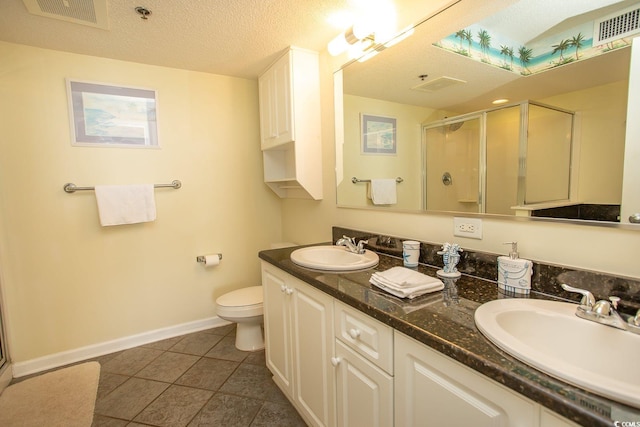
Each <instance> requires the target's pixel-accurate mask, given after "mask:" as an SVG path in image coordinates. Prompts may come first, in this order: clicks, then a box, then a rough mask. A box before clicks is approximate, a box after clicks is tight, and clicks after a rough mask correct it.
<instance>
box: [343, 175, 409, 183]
mask: <svg viewBox="0 0 640 427" xmlns="http://www.w3.org/2000/svg"><path fill="white" fill-rule="evenodd" d="M402 181H404V179H402V178H400V177H397V178H396V182H397V183H398V184H400V183H401V182H402ZM351 182H353V183H354V184H357V183H359V182H371V180H370V179H358V178H356V177H355V176H354V177H353V178H351Z"/></svg>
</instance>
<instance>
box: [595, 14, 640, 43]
mask: <svg viewBox="0 0 640 427" xmlns="http://www.w3.org/2000/svg"><path fill="white" fill-rule="evenodd" d="M638 33H640V5H635V6H632V7H630V8H628V9H625V10H623V11H620V12H617V13H615V14H613V15H609V16H605V17H604V18H601V19H599V20H596V21H595V22H594V23H593V45H594V46H600V45H603V44H605V43H610V42H612V41H615V40H619V39H621V38H624V37H630V36H632V35H634V34H638Z"/></svg>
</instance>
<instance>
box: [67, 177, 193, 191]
mask: <svg viewBox="0 0 640 427" xmlns="http://www.w3.org/2000/svg"><path fill="white" fill-rule="evenodd" d="M165 187H171V188H174V189H176V190H177V189H178V188H180V187H182V183H181V182H180V181H178V180H177V179H174V180H173V181H171V184H153V188H165ZM62 188H63V189H64V191H65V192H67V193H74V192H76V191H85V190H95V187H78V186H76V185H75V184H74V183H72V182H68V183H66V184H65V185H64V187H62Z"/></svg>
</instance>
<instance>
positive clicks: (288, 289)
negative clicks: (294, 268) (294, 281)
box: [285, 288, 293, 295]
mask: <svg viewBox="0 0 640 427" xmlns="http://www.w3.org/2000/svg"><path fill="white" fill-rule="evenodd" d="M285 293H286V294H287V295H291V294H292V293H293V289H291V288H287V290H286V291H285Z"/></svg>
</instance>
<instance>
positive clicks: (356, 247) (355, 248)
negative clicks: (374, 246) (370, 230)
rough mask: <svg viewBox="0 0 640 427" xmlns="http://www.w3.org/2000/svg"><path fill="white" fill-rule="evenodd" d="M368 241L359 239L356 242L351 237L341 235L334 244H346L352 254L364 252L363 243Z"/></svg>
mask: <svg viewBox="0 0 640 427" xmlns="http://www.w3.org/2000/svg"><path fill="white" fill-rule="evenodd" d="M367 243H369V241H368V240H360V241H359V242H358V244H356V241H355V239H354V238H353V237H347V236H342V239H338V240H337V241H336V246H346V247H347V250H348V251H349V252H353V253H354V254H363V253H365V249H364V245H365V244H367Z"/></svg>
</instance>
